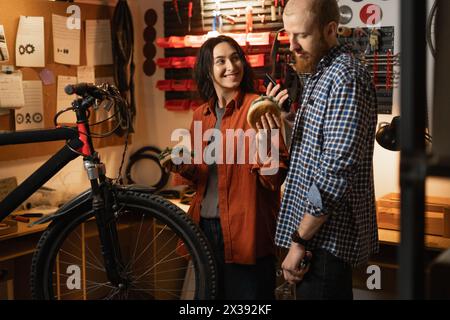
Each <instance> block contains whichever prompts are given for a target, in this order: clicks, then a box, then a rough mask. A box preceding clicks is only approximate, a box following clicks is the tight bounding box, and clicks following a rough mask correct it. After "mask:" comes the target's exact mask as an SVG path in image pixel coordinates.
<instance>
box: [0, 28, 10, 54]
mask: <svg viewBox="0 0 450 320" xmlns="http://www.w3.org/2000/svg"><path fill="white" fill-rule="evenodd" d="M8 60H9V52H8V45H7V43H6V35H5V28H4V27H3V25H1V24H0V62H6V61H8Z"/></svg>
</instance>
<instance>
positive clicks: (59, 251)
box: [0, 84, 216, 299]
mask: <svg viewBox="0 0 450 320" xmlns="http://www.w3.org/2000/svg"><path fill="white" fill-rule="evenodd" d="M66 93H68V94H77V95H78V96H79V97H78V98H77V99H76V100H74V101H73V103H72V107H71V108H68V109H66V110H64V111H62V112H59V113H58V114H57V115H56V116H55V124H57V123H58V122H57V119H58V117H59V116H60V115H61V114H62V113H63V112H68V111H74V112H75V114H76V118H77V125H76V127H75V126H74V127H64V126H57V128H55V129H44V130H30V131H18V132H11V133H1V134H0V146H1V145H11V144H23V143H33V142H46V141H60V140H62V141H66V144H65V146H64V147H62V148H61V149H60V150H59V151H58V152H57V153H56V154H55V155H53V156H52V157H51V158H50V159H49V160H48V161H47V162H46V163H45V164H43V165H42V166H41V167H40V168H39V169H37V170H36V171H35V172H34V173H33V174H32V175H31V176H29V177H28V178H27V179H26V180H25V181H24V182H23V183H22V184H20V185H19V186H18V187H17V188H16V189H15V190H13V191H12V192H11V193H10V194H9V195H8V196H7V197H6V198H5V199H4V200H3V201H1V202H0V221H1V220H3V219H4V218H6V217H7V216H8V215H9V214H10V213H11V212H12V211H13V210H15V209H16V208H17V207H18V206H19V205H20V204H21V203H23V201H25V200H26V199H27V198H28V197H29V196H31V195H32V194H33V193H34V192H35V191H37V190H38V189H39V188H40V187H41V186H42V185H43V184H44V183H46V182H47V181H48V180H49V179H50V178H51V177H53V176H54V175H56V173H57V172H58V171H59V170H61V169H62V168H63V167H64V166H65V165H66V164H68V163H69V162H70V161H72V160H74V159H75V158H77V157H78V156H82V157H83V163H84V167H85V170H86V172H87V175H88V178H89V180H90V184H91V188H90V189H89V190H87V191H85V192H84V193H82V194H80V195H78V196H77V197H75V198H74V199H72V200H71V201H70V202H68V203H66V204H65V205H64V206H62V207H61V208H59V209H58V210H57V212H55V213H54V214H52V215H50V216H45V217H43V218H41V219H39V220H37V221H35V222H33V224H45V223H49V225H48V227H47V229H46V230H45V231H44V233H43V234H42V236H41V238H40V240H39V243H38V244H37V248H36V251H35V253H34V256H33V260H32V267H31V292H32V297H33V298H34V299H214V298H215V295H216V273H215V262H214V260H213V256H212V254H211V251H210V248H209V245H208V243H207V241H206V239H205V236H204V235H203V234H202V232H201V230H200V229H199V227H198V226H197V225H196V224H195V223H194V222H193V221H192V220H191V219H190V218H189V217H188V216H187V215H186V214H185V213H184V212H183V211H182V210H181V209H179V208H178V207H177V206H175V205H173V204H172V203H170V202H168V201H167V200H165V199H163V198H161V197H159V196H156V195H154V194H152V191H153V190H152V189H150V188H145V187H139V186H135V185H130V186H125V185H121V184H120V183H118V182H117V181H115V180H112V179H110V178H107V177H106V175H105V174H106V172H105V165H104V164H103V163H102V162H101V161H100V157H99V155H98V153H97V152H96V151H95V149H94V146H93V143H92V138H93V137H95V134H94V133H93V132H91V130H90V127H91V126H92V125H90V124H89V122H88V119H89V114H90V110H91V108H92V107H99V106H105V105H106V106H107V108H109V107H111V106H114V110H117V112H116V113H115V115H117V114H119V115H120V114H121V115H122V119H129V118H124V117H123V115H124V114H127V112H126V110H127V106H126V102H125V101H124V99H122V98H121V96H120V92H119V91H118V90H117V88H115V87H114V86H110V85H107V84H104V85H102V86H94V85H91V84H78V85H71V86H67V87H66ZM125 122H127V121H125Z"/></svg>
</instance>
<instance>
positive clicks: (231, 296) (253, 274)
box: [200, 218, 276, 300]
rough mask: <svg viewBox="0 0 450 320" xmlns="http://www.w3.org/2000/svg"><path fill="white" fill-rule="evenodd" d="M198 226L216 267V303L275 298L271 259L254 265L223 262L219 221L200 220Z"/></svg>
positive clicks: (273, 268)
mask: <svg viewBox="0 0 450 320" xmlns="http://www.w3.org/2000/svg"><path fill="white" fill-rule="evenodd" d="M200 227H201V229H202V230H203V232H204V233H205V235H206V237H207V238H208V241H209V242H210V244H211V246H212V250H213V253H214V255H215V258H216V262H217V267H218V273H219V274H218V281H219V295H218V299H219V300H273V299H275V296H274V292H275V282H276V279H275V277H276V275H275V257H273V256H270V257H264V258H259V259H257V261H256V264H254V265H243V264H235V263H225V258H224V246H223V235H222V229H221V226H220V219H203V218H202V219H201V220H200Z"/></svg>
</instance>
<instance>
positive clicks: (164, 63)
mask: <svg viewBox="0 0 450 320" xmlns="http://www.w3.org/2000/svg"><path fill="white" fill-rule="evenodd" d="M156 64H157V65H158V67H159V68H164V69H166V68H172V58H159V59H157V60H156Z"/></svg>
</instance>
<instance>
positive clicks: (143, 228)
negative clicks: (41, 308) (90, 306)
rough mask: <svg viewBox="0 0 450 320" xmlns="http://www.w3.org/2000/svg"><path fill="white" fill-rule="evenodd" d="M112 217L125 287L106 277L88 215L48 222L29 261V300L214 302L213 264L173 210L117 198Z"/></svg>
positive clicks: (151, 198) (156, 201)
mask: <svg viewBox="0 0 450 320" xmlns="http://www.w3.org/2000/svg"><path fill="white" fill-rule="evenodd" d="M117 205H118V207H119V211H118V214H117V215H116V221H115V223H116V226H117V230H118V236H119V242H120V250H121V255H122V266H123V270H124V272H125V273H126V279H127V281H126V284H125V285H123V284H121V285H120V286H119V287H116V286H113V285H112V284H111V283H110V282H109V281H108V278H107V275H106V271H105V268H104V263H103V256H102V254H101V249H100V239H99V234H98V230H97V224H96V220H95V217H94V215H93V212H92V210H77V212H72V213H71V214H69V215H68V216H66V217H64V218H62V219H59V220H57V221H54V222H53V223H52V224H51V225H50V226H49V228H48V229H47V230H46V231H45V232H44V234H43V235H42V237H41V239H40V241H39V243H38V247H37V250H36V252H35V254H34V256H33V261H32V271H31V289H32V295H33V298H35V299H58V300H63V299H69V300H77V299H80V300H92V299H94V300H98V299H150V300H159V299H171V300H174V299H214V298H215V295H216V276H215V262H214V260H213V258H212V254H211V252H210V249H209V246H208V244H207V242H206V240H205V237H204V235H203V234H202V232H201V231H200V229H199V228H198V226H197V225H196V224H195V223H193V221H192V220H191V219H190V218H189V217H188V216H187V215H186V214H185V213H184V212H183V211H182V210H181V209H179V208H178V207H176V206H174V205H173V204H171V203H170V202H167V201H166V200H164V199H162V198H160V197H158V196H155V195H151V194H143V193H138V192H133V191H119V192H118V194H117Z"/></svg>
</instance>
